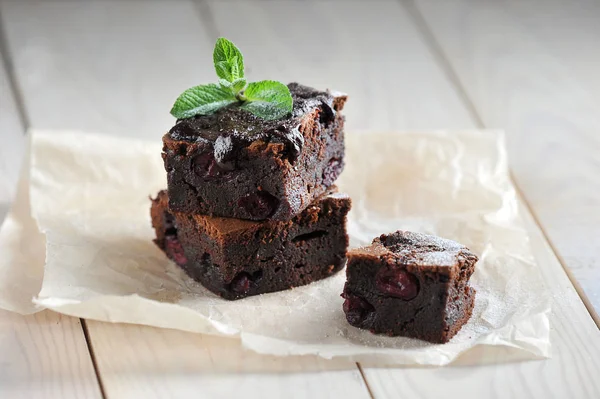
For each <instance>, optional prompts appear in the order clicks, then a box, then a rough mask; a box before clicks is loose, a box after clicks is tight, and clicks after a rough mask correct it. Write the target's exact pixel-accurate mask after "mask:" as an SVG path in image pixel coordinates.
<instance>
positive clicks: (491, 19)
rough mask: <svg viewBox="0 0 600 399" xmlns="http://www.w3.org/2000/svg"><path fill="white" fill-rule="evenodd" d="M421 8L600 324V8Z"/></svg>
mask: <svg viewBox="0 0 600 399" xmlns="http://www.w3.org/2000/svg"><path fill="white" fill-rule="evenodd" d="M417 4H418V9H419V10H420V12H421V13H422V15H423V17H424V19H425V21H426V24H427V26H428V27H429V29H431V31H432V32H433V33H434V35H435V37H436V38H437V39H438V40H439V43H440V45H441V47H442V48H443V52H444V54H445V57H446V58H447V60H448V61H449V63H450V64H451V67H452V69H453V70H454V71H455V73H456V75H457V76H458V79H459V80H460V84H461V85H462V86H463V87H464V89H465V91H466V93H467V94H468V95H469V97H470V98H471V99H472V101H473V103H474V105H475V108H476V111H477V112H478V113H479V115H481V119H482V120H483V122H484V123H485V125H486V126H493V127H502V128H505V129H506V131H507V132H508V144H509V149H510V161H511V165H512V168H513V171H514V176H515V179H516V180H517V183H518V184H519V186H520V187H521V188H522V190H523V192H524V195H525V197H526V198H527V201H528V202H529V203H530V204H531V206H532V208H533V211H534V213H535V215H536V217H537V218H538V220H539V221H540V223H541V226H542V227H543V229H544V230H545V232H546V233H547V234H548V236H549V238H550V240H551V242H552V245H553V246H554V247H555V248H556V249H557V251H558V253H559V254H560V256H561V258H562V259H563V260H564V263H565V264H566V265H567V266H568V268H569V270H570V271H571V273H572V274H573V276H574V277H575V279H576V280H577V281H578V283H579V284H580V285H581V287H582V288H583V291H584V292H585V294H586V295H587V297H588V298H589V300H590V302H591V304H592V306H593V308H594V309H595V310H596V314H595V317H596V320H597V322H598V323H599V325H600V317H598V312H600V262H599V261H598V259H599V257H600V251H599V250H598V237H599V236H600V207H598V204H599V203H600V134H599V133H598V132H599V131H600V113H598V109H599V107H600V94H598V93H600V76H599V75H598V70H599V67H600V52H598V43H600V30H599V29H598V20H599V19H600V3H598V2H595V1H587V0H577V1H570V2H564V1H560V0H551V1H541V0H540V1H538V0H528V1H520V0H510V1H502V2H477V1H468V0H464V1H463V0H452V1H446V2H438V1H431V0H424V1H418V3H417Z"/></svg>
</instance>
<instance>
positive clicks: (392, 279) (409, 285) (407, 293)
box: [375, 267, 419, 301]
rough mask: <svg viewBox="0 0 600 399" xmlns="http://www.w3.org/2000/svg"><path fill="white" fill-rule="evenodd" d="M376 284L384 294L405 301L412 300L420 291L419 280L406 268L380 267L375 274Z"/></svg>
mask: <svg viewBox="0 0 600 399" xmlns="http://www.w3.org/2000/svg"><path fill="white" fill-rule="evenodd" d="M375 285H376V286H377V289H378V290H379V291H380V292H381V293H382V294H385V295H389V296H393V297H395V298H400V299H404V300H405V301H410V300H411V299H413V298H414V297H416V296H417V294H418V293H419V280H418V279H417V278H416V277H415V276H414V275H413V274H411V273H409V272H407V271H406V270H404V269H398V268H392V269H388V268H385V267H383V268H381V269H379V271H378V272H377V275H376V276H375Z"/></svg>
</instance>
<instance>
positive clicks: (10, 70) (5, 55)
mask: <svg viewBox="0 0 600 399" xmlns="http://www.w3.org/2000/svg"><path fill="white" fill-rule="evenodd" d="M2 21H3V19H2V14H1V10H0V62H1V63H2V66H3V67H4V71H5V73H6V76H7V78H8V84H9V90H10V91H11V92H12V95H13V98H14V102H15V105H16V110H17V115H18V117H19V119H20V121H21V125H22V126H23V131H22V134H23V135H24V136H27V132H28V130H29V127H30V126H31V124H30V122H29V117H28V115H27V112H26V111H25V109H26V108H25V104H24V102H23V96H22V93H21V90H20V87H19V84H18V82H17V79H16V77H15V73H14V65H13V63H12V62H11V59H10V52H9V48H8V41H7V40H6V33H5V31H4V26H3V23H2ZM1 223H2V219H0V224H1ZM67 317H69V316H67ZM79 321H80V325H81V329H82V333H83V336H84V338H85V342H86V346H87V349H88V353H89V355H90V359H91V361H92V366H93V368H94V373H95V375H96V380H97V382H98V387H99V389H100V395H102V397H103V398H106V394H105V392H104V386H103V385H102V378H101V376H100V373H99V371H98V365H97V362H96V357H95V354H94V349H93V347H92V344H91V342H90V338H89V333H88V330H87V324H86V320H85V319H81V318H80V319H79Z"/></svg>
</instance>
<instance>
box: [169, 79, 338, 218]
mask: <svg viewBox="0 0 600 399" xmlns="http://www.w3.org/2000/svg"><path fill="white" fill-rule="evenodd" d="M288 87H289V89H290V92H291V93H292V97H293V100H294V109H293V112H292V115H291V116H290V117H288V118H286V119H282V120H275V121H266V120H263V119H260V118H258V117H256V116H254V115H252V114H250V113H249V112H246V111H244V110H242V109H241V108H240V107H239V106H235V105H234V106H229V107H226V108H223V109H221V110H219V111H217V112H216V113H214V114H212V115H206V116H197V117H193V118H189V119H182V120H178V121H177V124H176V125H175V126H174V127H173V128H171V130H170V131H169V132H168V133H167V134H165V135H164V137H163V160H164V164H165V169H166V171H167V182H168V192H169V206H170V207H171V209H172V210H174V211H179V212H188V213H200V214H203V215H211V216H222V217H229V218H237V219H247V220H265V219H272V220H290V219H291V218H292V217H294V216H295V215H297V214H298V213H300V212H301V211H302V210H304V209H305V208H306V207H307V206H308V205H309V204H310V203H311V202H312V201H313V200H314V199H315V198H317V197H318V196H319V195H321V194H323V193H324V192H325V190H326V189H327V188H328V187H329V186H331V185H332V184H333V182H334V181H335V180H336V179H337V177H338V176H339V175H340V173H341V172H342V169H343V167H344V117H343V116H342V115H341V113H340V111H341V110H342V108H343V107H344V103H345V101H346V95H343V94H336V93H329V92H320V91H317V90H315V89H311V88H309V87H306V86H301V85H299V84H297V83H291V84H289V85H288Z"/></svg>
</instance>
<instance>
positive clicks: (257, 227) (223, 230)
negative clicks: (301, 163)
mask: <svg viewBox="0 0 600 399" xmlns="http://www.w3.org/2000/svg"><path fill="white" fill-rule="evenodd" d="M261 198H262V197H261ZM266 198H267V199H266V201H263V200H264V198H262V199H261V200H257V201H255V202H256V204H258V205H256V206H255V208H256V209H257V210H261V212H262V211H263V210H264V212H269V209H270V208H269V206H266V205H264V203H266V204H269V203H270V202H269V201H271V200H270V199H269V197H266ZM253 206H254V205H253ZM349 209H350V199H349V198H348V197H347V196H346V195H344V194H340V193H338V192H337V189H336V188H335V186H332V187H330V188H329V189H328V190H327V191H326V192H325V193H323V194H322V195H321V196H320V197H318V198H317V199H315V200H314V201H313V202H312V203H311V204H310V205H309V206H308V207H307V208H306V209H305V210H304V211H302V212H301V213H300V214H299V215H297V216H295V217H294V218H293V219H292V220H290V221H287V222H282V221H273V220H270V221H262V222H255V221H249V220H240V219H229V218H221V217H211V216H206V215H199V214H188V213H184V212H175V211H172V210H171V209H170V208H169V197H168V195H167V192H166V191H161V192H160V193H159V194H158V196H157V198H156V199H153V200H152V207H151V211H150V213H151V216H152V226H153V227H154V230H155V232H156V240H155V242H156V244H157V245H158V246H159V247H160V248H161V249H162V250H163V251H164V252H165V253H166V255H167V256H168V257H169V258H171V259H172V260H173V261H174V262H175V263H177V264H178V265H179V266H180V267H181V268H182V269H183V270H185V272H186V273H187V274H188V275H189V276H190V277H192V278H193V279H195V280H196V281H199V282H200V283H201V284H202V285H204V286H205V287H206V288H208V289H209V290H210V291H212V292H214V293H215V294H218V295H220V296H222V297H223V298H225V299H240V298H244V297H247V296H250V295H258V294H262V293H267V292H274V291H281V290H285V289H288V288H291V287H297V286H301V285H304V284H308V283H311V282H313V281H317V280H321V279H323V278H326V277H329V276H331V275H333V274H334V273H336V272H338V271H339V270H341V269H342V268H343V267H344V264H345V263H346V250H347V248H348V235H347V234H346V215H347V213H348V211H349Z"/></svg>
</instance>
